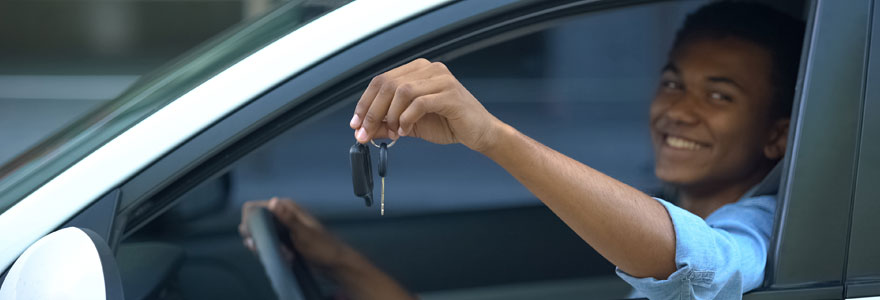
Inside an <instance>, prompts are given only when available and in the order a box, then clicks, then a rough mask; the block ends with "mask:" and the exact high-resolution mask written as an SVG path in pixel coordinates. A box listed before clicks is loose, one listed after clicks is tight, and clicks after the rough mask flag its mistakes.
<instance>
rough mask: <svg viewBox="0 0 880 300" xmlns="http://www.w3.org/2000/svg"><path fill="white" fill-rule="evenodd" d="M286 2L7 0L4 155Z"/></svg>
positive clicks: (1, 107)
mask: <svg viewBox="0 0 880 300" xmlns="http://www.w3.org/2000/svg"><path fill="white" fill-rule="evenodd" d="M280 2H283V1H281V0H3V1H0V165H2V164H3V163H5V162H6V161H8V160H10V159H12V158H13V157H14V156H15V155H16V154H18V153H20V152H22V151H24V150H26V149H27V148H29V147H30V146H32V145H34V144H36V143H37V142H39V141H40V139H42V138H44V137H45V136H47V135H49V134H51V133H52V132H54V131H56V130H58V129H60V128H62V127H63V126H64V125H65V124H68V123H69V122H72V121H74V120H75V119H77V118H78V117H79V116H81V115H82V114H84V113H86V112H88V111H89V110H90V109H92V108H94V107H96V106H97V105H98V104H100V103H103V102H105V101H108V100H110V99H112V98H114V97H116V96H117V95H119V94H120V93H121V92H122V91H124V90H125V89H126V88H128V87H129V86H130V85H131V84H132V83H134V82H135V81H136V80H137V79H138V78H139V77H140V76H143V75H144V74H146V73H148V72H150V71H151V70H154V69H156V68H158V67H160V66H162V65H163V64H166V63H168V62H169V61H171V60H173V59H174V58H175V57H177V56H179V55H181V54H183V53H185V52H186V51H187V50H190V49H192V48H193V47H195V46H196V45H198V44H200V43H202V42H204V41H206V40H208V39H209V38H211V37H212V36H215V35H217V34H218V33H220V32H222V31H224V30H227V29H229V28H230V27H232V26H234V25H235V24H237V23H239V22H241V21H245V20H249V19H253V18H258V17H259V16H261V15H263V14H265V13H266V12H268V11H269V10H271V9H272V8H274V7H276V6H277V5H279V4H280ZM306 2H309V1H306ZM312 2H314V1H312ZM319 2H328V1H319ZM329 2H333V1H329Z"/></svg>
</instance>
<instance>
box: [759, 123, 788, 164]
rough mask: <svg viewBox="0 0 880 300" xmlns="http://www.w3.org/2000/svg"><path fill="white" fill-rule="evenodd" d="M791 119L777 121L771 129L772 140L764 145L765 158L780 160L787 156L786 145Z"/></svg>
mask: <svg viewBox="0 0 880 300" xmlns="http://www.w3.org/2000/svg"><path fill="white" fill-rule="evenodd" d="M789 123H790V122H789V119H788V118H783V119H779V120H776V122H774V123H773V125H772V126H771V127H770V136H769V137H770V139H769V140H768V141H767V144H766V145H764V156H765V157H767V159H770V160H778V159H780V158H782V156H783V155H785V145H786V144H787V143H788V125H789Z"/></svg>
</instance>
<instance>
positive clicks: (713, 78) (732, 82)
mask: <svg viewBox="0 0 880 300" xmlns="http://www.w3.org/2000/svg"><path fill="white" fill-rule="evenodd" d="M706 79H708V80H709V82H714V83H726V84H729V85H732V86H734V87H736V88H738V89H740V90H742V91H744V90H745V89H744V88H743V87H742V86H741V85H739V83H737V82H736V80H733V79H731V78H729V77H723V76H709V78H706Z"/></svg>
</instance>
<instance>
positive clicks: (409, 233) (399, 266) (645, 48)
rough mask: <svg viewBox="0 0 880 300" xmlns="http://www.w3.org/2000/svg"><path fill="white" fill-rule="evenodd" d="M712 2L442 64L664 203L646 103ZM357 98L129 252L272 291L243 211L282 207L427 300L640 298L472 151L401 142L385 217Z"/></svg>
mask: <svg viewBox="0 0 880 300" xmlns="http://www.w3.org/2000/svg"><path fill="white" fill-rule="evenodd" d="M701 4H702V2H662V3H656V4H646V5H639V6H632V7H623V8H616V9H607V10H601V11H597V12H592V13H589V14H585V15H578V16H574V17H567V18H564V19H560V20H553V21H550V22H543V23H540V24H535V25H531V26H527V27H523V28H517V29H513V30H511V31H506V32H503V33H499V34H496V35H493V36H488V37H485V38H483V39H481V40H479V41H475V42H474V43H470V44H468V45H466V46H463V47H459V48H456V49H452V50H450V51H447V52H445V53H441V54H440V55H439V56H438V57H433V58H432V59H436V60H440V61H443V62H444V63H446V64H447V65H448V66H449V68H450V70H451V71H452V72H453V74H455V75H456V76H457V77H458V78H459V79H460V80H461V82H462V83H463V84H464V85H465V87H467V88H468V89H469V90H470V91H471V92H472V93H473V94H474V95H475V96H476V97H477V98H478V99H480V100H481V102H482V103H484V105H485V106H486V108H487V109H488V110H489V111H490V112H492V113H493V114H495V115H496V116H498V117H499V118H500V119H502V120H504V121H505V122H508V123H509V124H511V125H513V126H515V127H516V128H518V129H519V130H521V131H522V132H524V133H525V134H527V135H529V136H531V137H533V138H535V139H536V140H538V141H540V142H542V143H545V144H546V145H548V146H550V147H552V148H554V149H556V150H559V151H560V152H562V153H564V154H566V155H569V156H571V157H573V158H575V159H578V160H580V161H583V162H585V163H587V164H588V165H590V166H593V167H595V168H597V169H599V170H600V171H603V172H605V173H607V174H609V175H611V176H613V177H615V178H618V179H620V180H622V181H624V182H626V183H628V184H631V185H633V186H636V187H638V188H640V189H642V190H643V191H645V192H648V193H651V194H659V193H662V186H661V185H660V183H659V182H658V181H657V179H656V178H655V177H654V175H653V161H652V159H653V155H652V152H651V146H650V139H649V136H648V122H647V118H648V104H649V103H650V100H651V98H652V96H653V93H654V91H655V88H656V85H657V84H658V77H659V73H660V69H661V68H662V66H663V64H664V63H665V58H666V54H667V53H666V50H667V49H668V48H669V46H670V44H671V40H672V36H673V34H674V31H675V30H676V29H677V28H678V26H679V25H680V20H681V19H683V17H684V15H685V14H686V13H687V12H689V11H692V10H693V9H694V8H696V7H698V6H699V5H701ZM634 20H636V21H634ZM607 28H617V29H618V30H615V31H609V30H607ZM388 67H391V66H388ZM359 96H360V94H358V93H354V94H351V95H348V96H346V97H344V99H345V100H344V101H343V102H342V103H340V104H338V105H336V106H333V107H331V108H327V109H324V110H323V111H320V112H319V113H317V114H315V115H314V116H312V117H311V118H310V119H309V120H307V121H306V122H303V123H301V124H298V125H296V126H294V127H293V128H291V129H290V130H288V131H286V132H284V133H282V134H281V135H279V136H277V137H276V138H274V139H272V140H271V141H269V142H267V143H265V144H264V145H263V146H261V147H260V148H259V149H257V150H255V151H253V152H252V153H250V154H248V155H246V156H245V157H243V158H242V159H240V160H239V161H237V162H236V163H234V164H233V165H231V167H230V168H229V169H228V171H227V172H225V173H224V174H223V175H222V176H220V177H219V179H216V180H213V181H209V182H206V183H204V184H202V186H201V187H200V188H198V189H196V190H193V191H191V192H190V193H189V194H187V195H185V196H184V197H183V198H182V199H181V201H179V203H178V204H177V206H176V207H175V208H174V209H172V210H171V211H169V212H168V213H166V214H165V215H163V216H162V217H160V218H158V219H156V220H155V221H153V222H152V223H151V224H150V225H148V226H147V227H145V228H144V229H142V230H141V232H139V233H137V234H135V235H133V236H132V237H131V238H130V239H128V240H126V241H124V242H123V245H125V244H126V243H132V242H136V241H137V242H143V241H157V240H158V241H163V242H170V243H172V244H175V245H177V246H179V247H183V248H185V249H188V251H187V253H188V254H189V255H191V256H189V257H188V258H187V260H188V259H190V258H193V259H194V261H195V260H198V259H196V258H208V257H209V258H211V259H212V260H218V261H217V262H216V263H217V264H220V263H221V262H223V263H222V264H223V265H225V267H222V268H221V267H220V266H219V265H213V264H212V263H210V262H206V261H205V260H198V262H188V261H187V260H184V262H183V263H182V267H181V268H182V269H181V270H182V271H181V272H185V273H182V274H185V275H184V276H185V279H181V280H187V282H188V283H189V284H190V286H191V288H192V290H198V291H201V292H207V290H206V289H199V288H200V287H206V286H208V285H210V284H209V283H208V282H207V281H200V280H198V279H197V277H196V275H197V274H199V273H200V272H209V271H208V270H212V271H211V272H214V273H212V275H211V276H215V277H218V278H220V279H217V280H227V281H229V282H230V283H229V284H225V285H219V286H222V287H228V288H229V289H230V291H229V294H230V295H237V294H236V293H238V292H240V291H241V290H242V289H243V288H242V289H239V288H240V287H242V286H247V285H246V284H251V285H252V287H253V286H256V289H260V288H262V289H266V288H267V287H266V284H265V283H255V280H256V281H259V279H260V278H262V277H261V276H263V275H261V273H260V272H261V270H260V266H259V265H258V264H259V263H258V262H257V261H256V260H254V259H253V258H252V256H251V255H250V254H249V253H247V251H246V250H245V249H244V248H243V247H242V246H241V241H240V239H239V238H238V236H237V233H236V231H235V227H236V226H237V225H238V217H239V215H240V213H239V211H238V209H239V208H240V206H241V204H242V203H243V202H245V201H248V200H256V199H268V198H269V197H272V196H285V197H291V198H293V199H295V200H296V201H297V202H298V203H300V204H301V205H303V206H304V207H305V208H306V209H307V210H309V211H310V212H311V213H313V214H315V215H316V216H318V217H319V219H321V220H322V222H325V223H326V224H327V226H328V227H329V228H330V229H331V230H333V231H334V232H335V233H336V234H338V235H339V236H340V237H342V238H343V239H344V240H346V241H347V242H349V243H351V244H352V245H354V246H355V247H356V248H357V249H358V250H359V251H361V252H363V253H364V254H365V255H367V256H368V257H369V258H370V259H371V260H373V261H374V262H375V263H376V264H377V265H379V266H380V267H381V268H383V269H384V270H386V271H387V272H389V273H390V274H391V275H392V276H393V277H395V278H396V279H398V280H400V281H401V282H402V283H403V284H404V285H405V286H407V287H408V288H410V289H411V290H412V291H414V292H417V293H420V294H422V295H423V296H425V297H436V298H440V299H442V298H444V297H454V295H459V294H457V293H497V292H503V291H504V290H505V288H504V287H505V286H509V285H520V286H526V287H528V289H530V290H531V291H533V292H535V293H538V294H533V295H534V297H541V296H539V295H541V294H540V293H551V292H553V291H559V290H563V291H568V292H570V293H572V294H570V295H575V294H579V295H583V294H584V293H587V292H588V293H592V295H597V297H600V298H613V297H623V296H626V295H627V293H628V292H629V288H628V286H627V285H626V284H625V283H624V282H623V281H622V280H619V279H618V278H617V277H616V276H615V275H614V268H613V266H612V265H610V264H609V263H608V262H607V261H605V260H604V259H603V258H602V257H601V256H599V255H598V254H597V253H595V251H594V250H592V249H591V248H590V247H589V246H588V245H586V244H585V243H584V242H583V241H582V240H580V238H579V237H577V235H575V234H574V233H573V232H572V231H571V230H570V229H568V228H567V227H566V226H565V225H564V224H563V223H562V222H561V221H559V220H558V218H556V216H555V215H553V214H552V213H551V212H550V211H549V210H548V209H546V208H545V207H543V205H542V204H541V203H540V201H539V200H538V199H536V198H535V197H534V196H533V195H532V194H531V193H530V192H529V191H528V190H526V189H525V188H524V187H523V186H521V185H520V184H519V183H518V182H516V180H514V179H513V178H512V177H511V176H509V175H508V174H506V173H505V171H504V170H503V169H502V168H500V167H499V166H497V165H495V164H494V163H493V162H491V161H490V160H488V159H487V158H485V157H483V156H481V155H479V154H477V153H474V152H472V151H470V150H468V149H466V148H465V147H464V146H461V145H449V146H439V145H432V144H428V143H427V142H423V141H417V140H413V139H409V138H404V140H402V141H399V142H398V143H397V145H395V146H394V147H392V148H391V149H390V150H389V171H388V172H389V173H388V176H387V179H386V216H385V217H384V218H383V217H380V216H379V212H378V205H376V204H374V206H373V207H369V208H367V207H364V202H363V200H362V199H360V198H357V197H355V196H354V195H353V192H352V183H351V170H350V165H349V160H348V153H347V151H348V149H349V147H350V146H351V145H352V144H353V143H354V142H355V141H354V138H353V132H352V130H351V129H350V128H348V125H347V124H348V121H349V120H350V118H351V113H352V111H353V110H354V105H355V101H356V100H357V98H358V97H359ZM376 152H377V151H373V155H374V156H375V155H376ZM375 160H376V158H375V157H374V162H375ZM375 181H376V183H377V184H376V187H375V192H374V195H375V196H376V197H377V198H378V193H379V192H378V189H379V188H380V187H379V184H378V177H377V178H375ZM206 212H207V213H206ZM209 234H210V235H213V236H214V237H213V238H210V239H211V240H212V241H211V242H207V241H206V240H205V239H207V235H209ZM207 244H211V245H212V246H211V247H207V246H206V245H207ZM549 245H552V246H549ZM223 249H225V250H223ZM548 249H549V250H548ZM548 251H549V252H548ZM221 253H225V254H226V255H227V256H225V257H224V256H223V255H221ZM229 266H233V267H232V268H231V269H229ZM226 269H228V270H226ZM247 278H256V279H247ZM234 282H239V283H241V282H244V283H242V284H240V285H238V286H237V285H236V284H233V283H234ZM211 286H213V285H211ZM181 288H184V287H181ZM524 295H526V294H524ZM544 295H549V294H544ZM534 297H532V298H534Z"/></svg>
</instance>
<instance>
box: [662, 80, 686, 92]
mask: <svg viewBox="0 0 880 300" xmlns="http://www.w3.org/2000/svg"><path fill="white" fill-rule="evenodd" d="M660 86H661V87H663V88H664V89H669V90H680V89H681V83H679V82H678V81H675V80H662V81H660Z"/></svg>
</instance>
